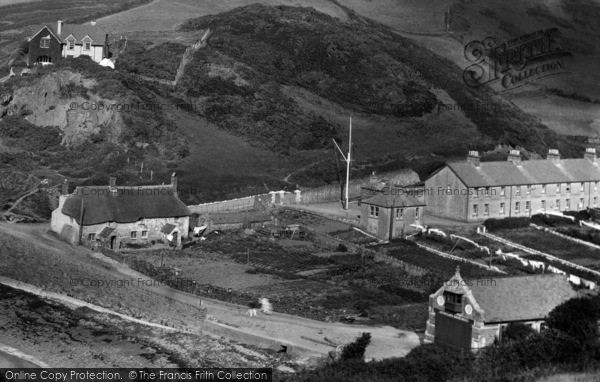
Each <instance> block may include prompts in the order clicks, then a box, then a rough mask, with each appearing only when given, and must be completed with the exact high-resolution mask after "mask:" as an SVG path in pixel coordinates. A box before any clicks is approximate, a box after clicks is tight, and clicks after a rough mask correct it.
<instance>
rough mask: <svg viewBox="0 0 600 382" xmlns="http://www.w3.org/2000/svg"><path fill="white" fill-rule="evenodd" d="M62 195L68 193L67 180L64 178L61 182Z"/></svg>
mask: <svg viewBox="0 0 600 382" xmlns="http://www.w3.org/2000/svg"><path fill="white" fill-rule="evenodd" d="M61 194H62V195H69V181H68V180H66V179H65V181H64V182H63V184H62V192H61Z"/></svg>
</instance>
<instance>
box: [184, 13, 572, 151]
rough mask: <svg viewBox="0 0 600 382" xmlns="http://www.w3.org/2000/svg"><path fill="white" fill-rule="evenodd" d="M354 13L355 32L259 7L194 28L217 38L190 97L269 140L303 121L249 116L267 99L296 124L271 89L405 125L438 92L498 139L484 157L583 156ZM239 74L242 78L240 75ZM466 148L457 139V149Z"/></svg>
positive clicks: (277, 114) (199, 59) (444, 64)
mask: <svg viewBox="0 0 600 382" xmlns="http://www.w3.org/2000/svg"><path fill="white" fill-rule="evenodd" d="M346 11H347V12H348V14H349V15H350V21H349V22H342V21H339V20H338V19H335V18H332V17H329V16H327V15H325V14H321V13H319V12H317V11H314V10H311V9H307V8H293V7H285V6H280V7H267V6H262V5H258V4H254V5H251V6H247V7H243V8H238V9H235V10H233V11H229V12H225V13H222V14H218V15H212V16H205V17H201V18H198V19H194V20H190V21H188V22H186V23H185V24H184V25H183V26H182V29H183V30H186V31H191V30H199V29H207V28H210V29H211V30H212V31H213V35H212V37H211V38H210V40H209V44H208V47H207V48H206V49H203V50H200V51H198V53H197V55H196V57H195V61H194V64H193V65H191V66H190V67H189V68H188V70H187V71H186V76H188V80H187V81H186V82H185V85H184V91H185V92H186V94H187V95H188V96H191V97H199V96H206V97H208V99H207V101H206V102H207V110H208V113H207V117H208V118H209V119H211V120H214V121H215V122H217V123H219V125H221V126H223V127H225V128H227V129H228V130H231V131H237V132H239V133H243V134H247V131H248V129H250V127H249V126H250V125H251V124H252V123H250V124H249V123H248V122H251V121H252V119H250V118H248V117H250V115H251V116H252V117H253V118H254V119H255V121H254V122H255V126H260V128H259V129H258V131H256V133H255V134H260V135H261V138H263V137H264V136H263V134H262V132H263V131H264V128H265V126H264V124H265V123H266V124H267V125H269V127H270V128H268V131H270V132H274V131H278V130H279V131H281V130H282V129H286V126H287V129H292V128H293V129H294V130H295V129H296V125H294V124H293V120H294V118H291V117H292V116H289V115H282V113H281V110H282V109H281V108H279V110H278V108H277V107H274V106H275V105H273V104H271V105H269V107H268V108H267V110H268V113H267V114H264V113H263V114H262V115H261V113H257V112H256V107H255V108H253V110H252V111H251V112H250V115H248V111H249V110H248V108H249V106H250V105H252V104H254V105H256V106H258V105H257V104H259V103H264V102H265V101H264V98H265V97H264V96H263V94H265V93H266V94H268V95H271V96H272V97H271V99H273V100H274V101H275V100H276V103H277V104H279V105H280V107H282V108H283V110H289V111H291V114H297V112H296V110H297V109H296V108H294V107H292V106H293V105H289V102H290V101H289V100H288V99H285V97H281V96H280V95H279V94H277V91H276V87H275V86H272V87H271V89H272V90H271V91H269V90H267V89H262V88H261V87H260V86H261V85H263V84H264V83H267V82H273V81H274V82H276V83H278V84H292V85H295V86H300V87H303V88H306V89H308V90H310V91H311V92H313V93H314V94H315V95H317V96H319V97H323V98H326V99H328V100H331V101H334V102H336V103H338V104H341V105H343V106H344V107H346V108H348V109H350V110H354V111H357V112H363V113H369V114H377V115H387V116H393V117H399V118H408V117H420V116H423V115H425V114H426V113H429V112H431V111H432V110H433V108H434V106H435V104H436V102H437V100H436V97H435V96H434V95H433V94H432V93H431V91H430V89H431V88H432V87H436V88H440V89H443V90H445V91H446V92H448V94H449V95H450V96H451V97H452V98H453V99H454V100H455V101H456V102H457V103H458V105H459V106H460V109H461V110H464V111H465V115H466V116H467V117H468V118H470V119H471V120H472V121H473V122H474V123H475V124H476V125H477V128H478V129H479V131H481V132H482V133H483V134H484V135H485V136H487V137H489V138H491V140H492V141H491V142H493V143H491V142H490V143H488V144H485V146H486V147H479V149H480V150H481V151H486V150H489V149H490V148H491V147H492V146H493V144H498V143H501V144H508V145H511V146H513V147H516V146H521V147H526V148H527V149H528V150H530V151H532V152H536V153H539V154H545V153H546V152H547V148H548V147H559V148H560V150H561V153H564V154H565V156H570V155H577V154H579V148H578V147H577V146H578V143H577V142H569V141H567V140H566V138H563V137H561V136H559V135H558V134H556V133H554V132H552V131H550V130H549V129H548V128H547V127H546V126H544V125H542V124H541V123H540V122H539V121H538V120H537V119H536V118H535V117H533V116H530V115H527V114H526V113H524V112H522V111H520V110H519V109H517V108H516V107H514V106H512V105H510V104H508V103H506V102H503V101H501V100H499V99H498V98H497V97H495V96H494V95H493V94H492V93H491V92H490V91H488V90H486V89H483V90H480V89H473V88H469V87H467V86H466V85H465V84H464V82H463V80H462V70H461V69H460V68H459V67H458V66H456V65H455V64H454V63H452V62H451V61H449V60H447V59H444V58H440V57H439V56H437V55H435V54H434V53H432V52H431V51H429V50H427V49H425V48H423V47H420V46H418V45H416V44H415V43H413V42H412V41H410V40H409V39H406V38H403V37H400V36H399V35H397V34H396V33H394V32H393V31H392V30H391V29H389V28H388V27H386V26H383V25H381V24H378V23H376V22H374V21H370V20H368V19H365V18H363V17H360V16H357V15H356V14H355V13H353V12H352V11H351V10H349V9H347V10H346ZM214 65H218V66H220V67H221V68H222V70H221V71H220V74H219V75H218V77H220V79H219V80H218V82H215V79H214V78H215V76H216V75H215V74H214V73H211V67H214ZM240 66H243V69H239V70H238V68H239V67H240ZM223 72H227V74H225V75H224V74H223ZM217 84H218V88H217V87H215V85H217ZM199 89H202V90H199ZM251 89H252V91H253V94H251ZM259 89H260V90H259ZM257 90H258V94H257ZM207 93H210V94H207ZM256 98H259V99H260V101H261V102H259V100H257V99H256ZM267 98H268V97H267ZM478 104H479V105H480V104H486V105H491V106H493V107H490V108H486V109H483V108H481V107H478ZM257 117H258V118H259V119H258V120H257V119H256V118H257ZM261 119H262V120H261ZM242 120H243V122H242ZM278 122H281V123H282V124H283V125H284V126H283V127H282V126H281V125H280V124H278ZM242 125H245V126H242ZM304 125H305V124H304ZM291 126H293V127H291ZM253 130H255V129H253ZM288 131H289V130H288ZM325 135H326V134H325ZM267 139H268V137H267ZM275 141H276V139H275ZM464 143H465V142H461V143H460V144H459V143H458V142H453V141H452V140H451V138H450V140H449V142H448V145H449V146H450V147H454V146H459V145H461V144H464ZM473 143H474V146H475V145H478V146H481V142H478V141H476V142H473ZM296 147H297V146H296Z"/></svg>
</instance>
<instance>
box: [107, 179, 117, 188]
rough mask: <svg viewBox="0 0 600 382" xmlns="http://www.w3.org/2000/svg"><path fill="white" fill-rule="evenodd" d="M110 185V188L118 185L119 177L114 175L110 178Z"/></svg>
mask: <svg viewBox="0 0 600 382" xmlns="http://www.w3.org/2000/svg"><path fill="white" fill-rule="evenodd" d="M108 185H109V186H110V188H113V187H116V186H117V178H115V177H114V176H111V177H110V178H109V179H108Z"/></svg>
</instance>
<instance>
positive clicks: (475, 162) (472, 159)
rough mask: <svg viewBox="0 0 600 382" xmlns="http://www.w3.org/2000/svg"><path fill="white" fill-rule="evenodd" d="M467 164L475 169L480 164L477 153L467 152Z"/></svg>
mask: <svg viewBox="0 0 600 382" xmlns="http://www.w3.org/2000/svg"><path fill="white" fill-rule="evenodd" d="M467 162H469V163H472V164H473V165H474V166H475V167H479V164H480V163H481V161H480V158H479V151H469V155H467Z"/></svg>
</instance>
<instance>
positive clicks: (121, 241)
mask: <svg viewBox="0 0 600 382" xmlns="http://www.w3.org/2000/svg"><path fill="white" fill-rule="evenodd" d="M67 188H68V186H67V185H66V184H65V185H63V192H62V193H63V195H61V196H60V199H59V204H58V208H57V209H55V210H54V211H53V212H52V220H51V223H50V229H51V230H52V231H54V232H56V233H57V234H58V235H60V237H61V238H63V239H64V240H66V241H68V242H70V243H71V244H78V243H81V244H89V245H102V246H106V247H109V248H111V249H118V248H120V247H122V246H123V245H127V244H148V243H151V242H153V241H155V242H156V241H162V242H163V243H165V244H171V245H173V246H179V245H180V244H181V239H182V238H186V237H187V236H188V231H189V215H190V210H189V209H188V207H187V206H186V205H185V204H183V202H182V201H181V200H179V198H178V195H177V178H176V175H175V174H173V176H172V177H171V184H170V185H163V186H139V187H117V186H116V179H115V178H110V182H109V185H107V186H81V187H77V188H76V189H75V191H74V192H73V193H72V194H68V190H67Z"/></svg>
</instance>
